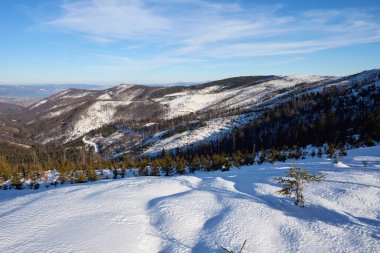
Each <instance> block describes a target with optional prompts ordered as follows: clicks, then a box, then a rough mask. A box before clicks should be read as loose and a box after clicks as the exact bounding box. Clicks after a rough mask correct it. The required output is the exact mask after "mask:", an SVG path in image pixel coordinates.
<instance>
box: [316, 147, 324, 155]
mask: <svg viewBox="0 0 380 253" xmlns="http://www.w3.org/2000/svg"><path fill="white" fill-rule="evenodd" d="M322 155H323V151H322V148H321V147H319V148H318V153H317V156H318V158H322Z"/></svg>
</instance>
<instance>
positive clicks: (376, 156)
mask: <svg viewBox="0 0 380 253" xmlns="http://www.w3.org/2000/svg"><path fill="white" fill-rule="evenodd" d="M363 160H365V161H367V166H364V165H363V162H362V161H363ZM297 163H298V165H299V166H302V167H305V168H308V169H310V171H312V172H314V173H316V172H323V173H325V174H326V180H325V181H323V182H321V183H315V184H310V185H308V186H307V188H306V191H305V198H306V207H305V208H300V207H297V206H294V204H293V202H292V200H291V199H289V198H287V197H280V196H278V195H276V194H275V191H276V190H279V189H280V188H279V185H277V184H275V183H274V181H273V177H275V176H280V175H284V174H285V172H286V171H287V169H288V167H289V166H292V165H293V163H292V162H285V163H275V164H264V165H261V166H258V165H254V166H249V167H242V168H241V169H240V170H239V169H232V170H231V171H228V172H219V171H218V172H208V173H196V174H194V175H187V176H174V177H137V178H126V179H119V180H110V181H100V182H95V183H86V184H76V185H66V186H65V185H64V186H59V187H57V188H56V189H51V188H49V189H40V190H36V191H34V190H23V191H16V190H8V191H1V192H0V224H1V236H0V252H128V253H134V252H136V253H144V252H165V253H166V252H169V253H170V252H176V253H177V252H211V253H212V252H222V251H221V249H220V246H221V245H222V246H225V247H228V248H230V249H232V250H234V251H236V250H237V249H238V248H239V247H240V246H241V244H242V243H243V241H244V240H247V244H246V248H245V251H243V252H379V251H380V220H379V212H380V206H379V203H380V187H379V185H380V147H379V146H377V147H371V148H360V149H356V150H350V151H348V156H347V157H345V158H342V159H341V160H340V163H339V164H338V165H337V166H336V165H334V164H333V162H332V161H331V160H329V159H323V158H322V159H321V158H307V159H305V160H299V161H297ZM342 164H344V165H345V166H344V167H342V166H340V165H342Z"/></svg>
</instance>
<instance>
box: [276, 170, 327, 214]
mask: <svg viewBox="0 0 380 253" xmlns="http://www.w3.org/2000/svg"><path fill="white" fill-rule="evenodd" d="M324 178H325V175H323V174H317V175H315V174H311V173H310V172H308V171H307V170H305V169H302V168H299V167H290V168H289V172H288V173H287V174H286V175H285V177H276V178H274V180H275V181H276V182H277V183H279V184H282V185H283V188H282V189H281V190H279V191H277V193H278V194H281V195H285V196H289V197H292V196H294V198H295V202H294V204H295V205H300V206H301V207H304V206H305V199H304V196H303V194H302V192H303V190H304V185H305V184H306V183H311V182H320V181H322V180H323V179H324Z"/></svg>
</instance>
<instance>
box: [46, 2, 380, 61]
mask: <svg viewBox="0 0 380 253" xmlns="http://www.w3.org/2000/svg"><path fill="white" fill-rule="evenodd" d="M61 10H62V13H61V14H60V15H59V16H58V17H56V18H54V19H52V20H49V21H47V22H45V25H48V26H51V27H54V28H58V29H61V30H62V31H65V32H69V33H73V34H79V35H80V36H82V37H83V38H86V39H88V40H90V41H93V42H96V43H100V44H104V43H112V42H114V41H119V42H120V41H127V42H128V45H127V46H126V47H127V48H134V45H136V47H139V48H142V49H143V47H141V44H144V45H148V46H150V47H152V46H153V47H158V46H160V47H162V46H163V47H166V51H165V52H163V53H165V55H166V57H168V58H172V59H173V60H172V61H173V62H176V60H175V59H179V58H181V59H185V58H186V56H189V55H191V56H192V57H198V58H202V57H255V56H272V55H288V54H289V55H291V54H305V53H311V52H316V51H320V50H325V49H328V48H336V47H344V46H349V45H357V44H365V43H370V42H376V41H380V23H379V17H378V15H379V14H378V12H377V10H369V9H340V10H335V9H332V10H308V11H304V12H299V13H298V12H297V13H291V12H287V14H286V15H285V14H283V13H282V11H281V10H282V6H281V5H274V6H262V7H257V6H256V7H255V8H253V7H246V6H241V5H239V4H236V3H235V4H226V3H215V2H208V1H206V0H194V1H190V0H168V1H165V2H162V1H158V0H130V1H125V0H91V1H75V2H72V1H71V2H65V3H64V4H63V5H62V6H61ZM151 57H152V59H159V58H160V57H162V56H160V52H156V53H154V54H153V55H152V56H151Z"/></svg>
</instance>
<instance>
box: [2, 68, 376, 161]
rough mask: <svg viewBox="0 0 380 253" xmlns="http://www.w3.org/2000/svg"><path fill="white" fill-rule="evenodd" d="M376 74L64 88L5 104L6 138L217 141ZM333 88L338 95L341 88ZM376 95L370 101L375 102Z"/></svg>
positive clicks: (154, 145) (369, 81)
mask: <svg viewBox="0 0 380 253" xmlns="http://www.w3.org/2000/svg"><path fill="white" fill-rule="evenodd" d="M379 80H380V70H370V71H364V72H361V73H359V74H355V75H350V76H343V77H328V76H274V75H273V76H243V77H234V78H228V79H223V80H218V81H213V82H208V83H203V84H197V85H191V86H171V87H167V86H154V87H152V86H144V85H131V84H121V85H119V86H116V87H112V88H108V89H104V90H91V89H67V90H63V91H60V92H58V93H57V94H54V95H52V96H50V97H46V98H43V99H41V100H39V101H38V102H35V103H34V104H32V105H30V106H28V107H26V108H23V109H22V108H19V107H17V108H14V107H9V105H4V106H3V107H4V109H3V111H4V112H8V113H10V114H11V115H8V116H7V119H8V121H7V122H11V124H12V131H13V132H12V133H14V132H17V133H18V134H17V135H12V136H9V135H6V134H3V138H4V139H6V138H8V139H10V140H11V141H13V142H17V140H16V139H17V138H19V139H20V140H21V139H22V140H23V141H25V140H28V141H27V144H29V143H30V142H36V143H42V144H46V143H66V144H68V143H77V144H78V143H80V144H81V145H83V144H84V142H85V143H86V144H87V145H92V146H95V147H96V149H95V150H99V152H101V153H102V154H103V155H107V156H118V155H120V154H123V153H125V152H134V153H137V154H157V153H160V152H161V151H162V150H176V149H181V148H187V149H188V148H189V147H194V146H196V145H198V144H201V143H204V142H215V141H219V140H220V139H221V138H222V137H223V136H226V135H229V134H230V133H232V132H234V131H236V129H239V128H242V127H244V126H245V125H247V124H251V122H252V121H254V120H255V118H256V117H257V116H258V115H259V114H260V111H263V110H265V109H268V108H269V109H270V108H275V106H278V105H281V104H285V103H286V102H287V101H289V100H292V99H295V98H297V97H302V96H303V95H305V94H310V93H322V92H325V91H324V89H325V88H327V87H337V88H338V89H343V90H345V92H346V93H345V94H346V95H344V96H345V99H350V98H349V96H351V95H352V94H351V93H353V94H360V95H361V96H362V98H360V99H359V100H358V101H359V102H360V101H365V100H366V99H370V97H368V96H371V92H378V90H375V91H371V92H369V91H364V90H363V89H367V88H366V87H368V85H375V87H378V86H380V81H379ZM354 87H356V88H355V89H354ZM56 91H57V90H56ZM41 92H43V91H41ZM368 94H369V95H368ZM331 95H332V96H333V98H334V100H333V102H334V103H335V102H339V96H338V95H335V93H332V94H331ZM372 100H373V99H372ZM372 100H371V99H370V100H369V101H372ZM316 101H317V100H316ZM350 101H351V100H350ZM352 101H356V100H355V99H353V100H352ZM375 102H376V101H375ZM375 102H372V104H369V106H370V107H371V106H372V107H373V106H375V105H376V106H377V104H378V103H377V102H376V103H375ZM329 103H332V102H331V101H330V102H329ZM360 103H363V102H360ZM373 103H375V104H373ZM308 106H313V104H310V105H308ZM276 110H278V109H276ZM290 112H291V110H290ZM322 113H327V112H323V111H322ZM307 116H308V117H309V116H310V117H311V118H313V117H314V116H313V115H307ZM9 118H12V119H13V120H12V121H9ZM314 118H315V117H314ZM4 122H5V121H4ZM17 129H19V130H17ZM0 132H1V129H0ZM83 141H84V142H83Z"/></svg>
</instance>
